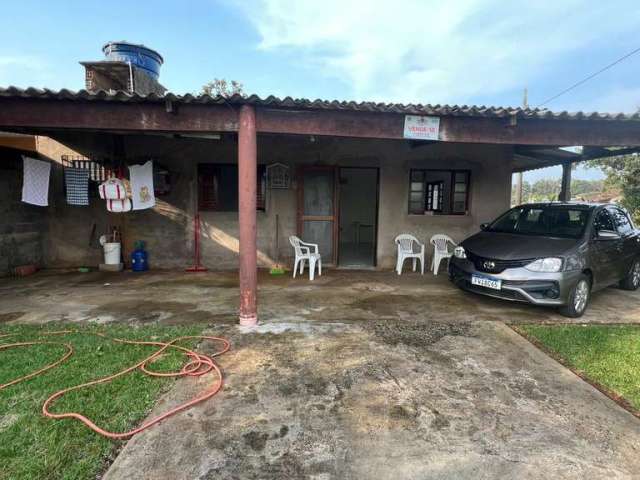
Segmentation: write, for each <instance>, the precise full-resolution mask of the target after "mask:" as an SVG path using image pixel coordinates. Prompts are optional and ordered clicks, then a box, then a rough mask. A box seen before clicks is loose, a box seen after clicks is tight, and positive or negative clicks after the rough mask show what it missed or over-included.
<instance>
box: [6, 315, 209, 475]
mask: <svg viewBox="0 0 640 480" xmlns="http://www.w3.org/2000/svg"><path fill="white" fill-rule="evenodd" d="M69 328H73V329H78V327H77V326H73V327H69ZM61 329H64V326H60V325H57V326H55V327H46V326H45V327H35V326H11V327H7V326H5V327H4V328H0V335H2V334H5V333H11V334H17V335H16V336H12V337H9V338H0V344H3V343H5V344H6V343H15V342H19V341H28V340H32V339H40V340H48V341H60V342H67V343H71V344H72V345H73V347H74V350H75V353H74V355H73V356H72V357H71V358H69V359H68V360H67V362H65V363H64V364H62V365H60V366H58V367H55V368H54V369H52V370H49V371H47V372H45V373H43V374H42V375H41V376H39V377H36V378H33V379H31V380H26V381H25V382H22V383H19V384H16V385H13V386H10V387H7V388H5V389H3V390H0V479H2V480H5V479H17V478H20V479H39V480H41V479H59V478H64V479H92V478H96V475H98V474H100V473H101V472H103V471H104V470H105V468H106V466H107V465H108V464H109V463H110V462H111V461H112V460H113V457H114V455H115V454H116V452H117V450H118V449H119V448H120V447H121V446H122V445H123V444H124V441H113V440H109V439H106V438H104V437H102V436H100V435H98V434H96V433H94V432H93V431H91V430H89V429H88V428H87V427H85V426H84V424H82V423H80V422H78V421H75V420H70V419H64V420H54V419H48V418H45V417H44V416H43V415H42V413H41V409H42V404H43V402H44V401H45V400H46V398H47V397H49V396H50V395H51V394H53V393H54V392H56V391H58V390H60V389H62V388H64V387H69V386H73V385H77V384H79V383H83V382H86V381H89V380H93V379H96V378H99V377H102V376H106V375H109V374H112V373H115V372H118V371H120V370H122V369H124V368H125V367H127V366H130V365H131V364H133V363H135V362H136V361H139V360H141V359H143V358H144V357H146V356H148V355H149V354H150V353H152V352H153V351H154V350H155V348H154V347H147V346H132V345H122V344H117V343H114V342H110V341H109V340H107V339H104V338H100V337H97V336H95V335H88V334H86V333H88V332H92V331H101V332H103V333H107V334H108V335H110V336H112V337H117V338H126V339H130V340H170V339H172V338H175V337H179V336H186V335H198V334H200V332H201V331H202V327H198V326H188V327H158V326H145V327H139V328H134V327H128V326H116V325H109V326H108V327H85V328H81V329H79V330H80V332H81V333H80V334H69V335H60V336H58V335H56V336H42V332H44V331H47V330H61ZM83 332H84V334H83ZM172 350H174V349H170V350H169V352H168V353H167V354H166V355H164V356H162V357H161V358H159V359H158V360H157V361H156V362H154V364H153V369H154V370H159V371H174V370H177V369H179V367H180V366H181V365H182V364H183V361H184V358H185V357H184V356H183V355H182V354H180V353H177V352H175V351H172ZM64 352H65V349H64V348H63V347H58V346H51V345H48V346H40V345H38V346H32V347H25V348H15V349H8V350H4V351H0V384H3V383H6V382H8V381H11V380H12V379H14V378H16V377H19V376H21V375H24V374H27V373H29V372H31V371H33V370H36V369H38V368H40V367H43V366H44V365H46V364H48V363H51V362H53V361H55V360H56V359H57V358H59V357H60V356H62V355H63V354H64ZM172 383H173V380H171V379H166V378H165V379H162V378H157V377H156V378H153V377H149V376H147V375H144V374H143V373H141V372H139V371H135V372H132V373H131V374H129V375H126V376H124V377H120V378H118V379H116V380H115V381H113V382H111V383H107V384H103V385H98V386H95V387H90V388H88V389H81V390H79V391H76V392H71V393H69V394H68V395H66V396H64V397H62V398H61V399H59V400H57V401H56V402H55V403H54V404H53V407H52V408H51V411H52V412H56V413H61V412H65V411H77V412H80V413H82V414H84V415H85V416H87V417H89V418H90V419H92V420H94V421H95V423H96V424H97V425H99V426H101V427H102V428H106V429H107V430H111V431H116V432H121V431H126V430H130V429H131V428H133V427H135V426H137V425H138V424H139V423H140V422H141V420H142V419H143V418H144V417H145V416H146V415H147V414H148V413H149V412H150V410H151V408H152V407H153V405H154V403H155V402H156V400H157V399H158V397H159V395H160V394H161V393H162V392H163V391H166V390H167V389H168V387H170V386H171V384H172Z"/></svg>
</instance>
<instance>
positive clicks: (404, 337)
mask: <svg viewBox="0 0 640 480" xmlns="http://www.w3.org/2000/svg"><path fill="white" fill-rule="evenodd" d="M373 329H374V330H373V331H374V333H375V335H376V337H378V338H379V339H380V340H382V341H383V342H384V343H386V344H389V345H398V344H403V345H408V346H411V347H427V346H429V345H433V344H434V343H436V342H437V341H438V340H440V339H441V338H443V337H445V336H469V330H470V327H469V325H468V324H466V323H441V322H427V323H417V322H406V323H405V322H378V323H375V324H374V325H373Z"/></svg>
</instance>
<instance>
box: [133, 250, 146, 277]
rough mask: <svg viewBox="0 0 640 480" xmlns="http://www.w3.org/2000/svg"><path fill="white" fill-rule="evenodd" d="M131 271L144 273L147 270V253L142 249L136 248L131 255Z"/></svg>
mask: <svg viewBox="0 0 640 480" xmlns="http://www.w3.org/2000/svg"><path fill="white" fill-rule="evenodd" d="M131 270H133V271H134V272H146V271H147V270H149V262H148V258H147V252H146V251H145V250H143V249H142V248H137V249H136V250H134V251H133V252H132V253H131Z"/></svg>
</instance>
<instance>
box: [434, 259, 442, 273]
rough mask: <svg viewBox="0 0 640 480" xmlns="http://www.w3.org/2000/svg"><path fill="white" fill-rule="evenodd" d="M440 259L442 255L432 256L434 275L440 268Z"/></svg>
mask: <svg viewBox="0 0 640 480" xmlns="http://www.w3.org/2000/svg"><path fill="white" fill-rule="evenodd" d="M440 260H442V257H440V256H438V257H434V258H433V263H434V264H433V274H434V275H438V269H439V268H440Z"/></svg>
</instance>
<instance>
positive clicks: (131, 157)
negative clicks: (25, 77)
mask: <svg viewBox="0 0 640 480" xmlns="http://www.w3.org/2000/svg"><path fill="white" fill-rule="evenodd" d="M122 138H123V140H120V141H119V142H116V141H115V140H114V138H112V137H108V136H99V135H94V136H90V135H88V134H85V135H83V136H72V137H67V138H62V139H61V140H62V141H63V142H64V143H65V144H66V145H68V146H70V147H71V148H73V149H74V150H77V151H79V152H81V153H84V154H86V155H91V156H97V157H106V158H119V159H123V158H124V161H125V162H126V163H142V162H144V161H146V160H147V159H149V158H151V159H154V161H155V162H156V163H157V164H161V165H162V166H163V167H165V168H166V169H168V170H169V171H170V172H171V183H172V189H171V192H170V194H168V195H165V196H160V197H157V203H158V204H157V206H156V207H155V208H154V209H151V210H145V211H138V212H131V213H127V214H118V215H116V214H108V213H107V212H106V209H105V208H104V204H103V202H102V201H100V200H94V201H93V202H92V205H91V206H90V207H70V206H67V205H66V201H65V200H64V198H62V196H61V194H56V195H57V198H56V199H55V201H54V203H53V206H52V207H53V208H52V212H51V213H52V217H51V222H50V234H49V236H48V238H47V243H48V245H49V246H48V248H47V250H48V252H49V253H48V254H47V255H46V263H47V264H48V265H50V266H70V265H71V264H85V263H90V262H94V263H95V264H97V263H98V262H99V258H100V251H99V250H98V249H97V248H96V247H95V246H92V245H90V244H89V234H90V231H91V229H92V225H93V224H94V223H96V224H97V229H98V232H100V233H102V231H103V230H104V229H105V228H107V226H108V225H114V224H118V225H120V226H121V229H122V231H123V235H124V250H125V256H126V257H127V256H128V254H129V253H130V252H131V251H132V249H133V243H134V242H135V240H144V241H145V242H146V243H147V250H148V251H149V256H150V264H151V265H152V266H153V267H158V268H183V267H186V266H188V265H191V264H192V262H193V259H192V251H193V215H194V213H195V204H196V192H197V174H196V172H197V165H198V163H235V162H236V155H237V151H236V141H235V138H234V136H233V135H223V136H222V137H221V138H220V139H217V140H216V139H195V138H179V137H176V136H169V135H167V136H125V137H122ZM114 145H118V147H117V148H115V147H114ZM46 150H47V151H46V155H47V156H49V157H50V158H54V159H55V158H56V157H59V155H60V151H58V150H56V149H55V148H48V149H46ZM258 161H259V163H261V164H270V163H274V162H282V163H285V164H288V165H290V166H291V167H292V175H293V182H292V185H291V188H290V189H288V190H267V199H266V204H267V205H266V211H265V212H258V249H259V262H260V264H261V265H262V266H269V265H271V264H272V263H273V262H274V261H275V260H277V259H278V258H279V259H280V260H281V261H284V262H288V261H289V258H290V256H291V254H292V251H291V247H290V246H289V244H288V240H287V239H288V236H289V235H291V234H294V233H296V212H297V187H298V185H297V182H296V180H295V169H296V167H298V166H300V165H337V166H342V167H350V166H353V167H358V166H361V167H362V166H366V167H376V168H379V169H380V192H379V213H378V219H377V224H378V241H377V243H378V251H377V263H378V266H379V267H382V268H391V267H392V266H393V265H394V263H395V245H394V243H393V239H394V238H395V236H396V235H397V234H399V233H403V232H407V233H413V234H414V235H416V236H417V237H418V238H420V239H422V240H423V241H425V242H427V241H428V239H429V238H430V237H431V235H433V234H435V233H447V234H448V235H450V236H451V237H453V238H454V239H455V240H457V241H460V240H462V239H463V238H464V237H466V236H467V235H469V234H470V233H472V232H474V231H476V230H478V228H479V225H480V223H482V222H485V221H488V220H491V219H492V218H494V217H495V216H496V215H498V214H499V213H500V212H502V211H504V210H505V209H507V208H508V207H509V195H510V181H511V162H512V149H511V147H508V146H495V145H480V144H478V145H475V144H474V145H471V144H467V145H463V144H445V143H434V144H429V145H425V146H422V147H419V148H411V146H410V145H409V143H408V142H403V141H390V140H389V141H386V140H361V139H337V138H322V137H319V138H310V137H306V136H289V137H283V136H261V137H260V138H259V139H258ZM411 168H430V169H434V168H443V169H469V170H470V171H471V186H470V203H469V213H468V215H462V216H458V215H444V216H425V215H409V214H408V190H409V170H410V169H411ZM276 216H277V218H278V222H279V238H278V239H277V241H276V236H275V223H276ZM201 222H202V258H203V263H204V264H205V265H206V266H208V267H209V268H212V269H216V268H236V267H237V255H238V254H237V252H238V224H237V213H236V212H201ZM70 232H72V235H69V233H70ZM276 243H277V244H278V248H277V249H276Z"/></svg>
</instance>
